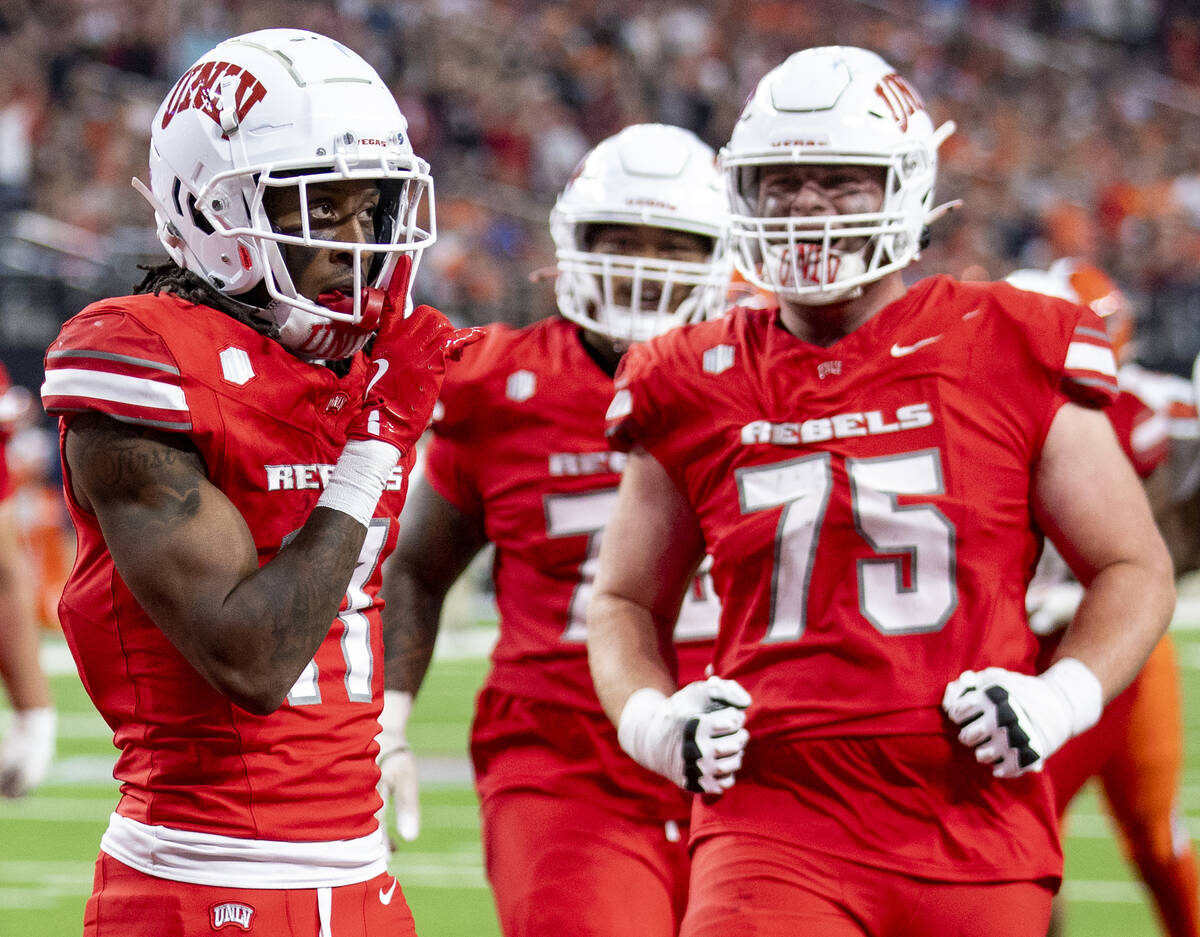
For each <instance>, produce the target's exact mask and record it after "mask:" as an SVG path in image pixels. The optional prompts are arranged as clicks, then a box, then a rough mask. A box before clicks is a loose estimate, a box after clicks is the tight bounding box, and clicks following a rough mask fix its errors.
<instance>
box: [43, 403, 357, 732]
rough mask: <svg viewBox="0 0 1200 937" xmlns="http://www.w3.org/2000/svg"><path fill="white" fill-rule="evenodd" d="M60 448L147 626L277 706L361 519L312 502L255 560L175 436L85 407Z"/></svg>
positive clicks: (353, 552) (213, 678) (332, 601)
mask: <svg viewBox="0 0 1200 937" xmlns="http://www.w3.org/2000/svg"><path fill="white" fill-rule="evenodd" d="M65 453H66V467H67V470H68V478H69V483H70V485H71V491H72V494H73V495H74V496H75V498H76V500H77V501H78V502H79V504H80V506H81V507H82V508H84V509H85V510H88V511H91V512H92V513H94V514H95V515H96V518H97V520H98V521H99V524H100V528H101V530H102V531H103V532H104V540H105V543H106V545H107V546H108V550H109V552H110V553H111V554H112V558H113V561H114V562H115V563H116V567H117V570H118V571H119V572H120V574H121V577H122V578H123V579H124V581H125V583H126V585H128V586H129V590H130V592H132V593H133V596H134V598H136V599H137V601H138V603H139V604H140V605H141V606H142V607H143V608H144V609H145V610H146V612H147V613H148V614H149V615H150V617H151V618H152V619H153V620H154V622H155V624H156V625H158V627H159V628H160V629H162V631H163V633H164V634H165V635H166V636H167V638H169V639H170V641H171V643H172V644H174V645H175V647H176V648H178V650H179V652H180V653H181V654H183V656H184V657H186V658H187V660H188V662H189V663H191V665H192V666H193V667H195V668H196V670H197V671H199V672H200V673H201V674H202V675H203V676H204V677H205V679H207V680H208V681H209V683H211V684H212V685H213V686H214V687H216V688H217V689H218V690H220V691H221V692H222V693H224V694H225V695H226V696H228V697H229V698H230V699H231V700H233V702H235V703H237V704H238V705H239V706H241V707H242V708H243V709H247V710H249V711H250V712H254V713H260V714H265V713H269V712H272V711H274V710H275V709H277V708H278V707H279V705H280V704H281V703H282V702H283V699H284V697H285V696H286V695H287V693H288V690H290V689H291V687H292V685H293V684H294V683H295V681H296V678H297V677H298V676H299V675H300V672H301V671H302V670H303V669H304V667H305V665H306V664H307V663H308V661H309V660H311V659H312V656H313V654H315V653H316V650H317V647H318V646H319V645H320V643H321V641H322V640H323V639H324V637H325V635H326V633H327V632H328V631H329V627H330V624H331V623H332V621H333V619H334V617H335V616H336V615H337V610H338V606H339V605H340V604H341V600H342V596H343V595H344V593H345V591H346V587H347V585H348V584H349V581H350V574H351V572H353V570H354V564H355V562H356V560H357V557H358V553H359V550H360V549H361V547H362V544H363V540H364V538H365V535H366V530H365V528H364V527H363V525H362V524H360V523H359V522H357V521H355V520H354V519H353V518H351V517H349V516H348V515H346V514H343V513H342V512H340V511H334V510H330V509H328V508H323V507H318V508H316V509H314V510H313V512H312V514H311V515H310V516H309V519H308V521H307V522H306V523H305V524H304V526H303V527H302V528H301V529H300V531H299V533H298V534H297V535H296V537H295V538H294V539H293V540H291V541H290V542H289V543H288V545H287V546H285V547H284V548H283V549H282V550H280V552H279V554H278V556H276V557H275V558H274V559H272V560H271V561H270V562H268V563H266V564H265V565H264V566H262V567H261V568H260V567H259V565H258V555H257V552H256V550H255V546H254V541H253V538H252V537H251V534H250V530H249V528H248V527H247V526H246V522H245V520H243V518H242V516H241V514H239V513H238V511H237V509H236V508H235V507H234V506H233V504H232V503H231V502H230V501H229V499H228V498H227V497H225V495H224V494H222V492H221V491H220V490H219V489H218V488H216V487H215V486H214V485H213V484H212V483H211V482H209V481H208V479H207V478H206V476H205V473H204V464H203V461H202V460H201V458H200V456H199V454H198V453H197V452H196V451H195V449H193V448H192V446H191V444H190V443H189V441H188V440H187V439H186V438H185V437H182V436H179V435H178V434H174V433H160V432H157V431H155V430H148V429H143V428H139V427H134V426H130V425H127V424H124V423H120V422H117V421H115V420H112V419H109V418H108V417H104V416H100V415H99V414H95V413H86V414H81V415H79V416H77V417H76V418H75V419H73V420H72V421H71V423H70V426H69V428H68V430H67V435H66V448H65ZM314 570H320V571H321V575H319V576H317V575H313V571H314Z"/></svg>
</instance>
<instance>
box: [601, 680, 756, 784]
mask: <svg viewBox="0 0 1200 937" xmlns="http://www.w3.org/2000/svg"><path fill="white" fill-rule="evenodd" d="M749 705H750V694H749V693H747V692H746V691H745V690H743V689H742V688H741V687H740V686H739V685H738V684H737V683H736V682H734V681H733V680H722V679H721V678H720V677H709V678H708V679H707V680H697V681H695V682H694V683H689V684H688V685H687V686H685V687H683V689H681V690H678V691H677V692H676V693H674V694H673V695H671V696H664V695H663V694H662V693H660V692H659V691H658V690H655V689H651V688H650V687H643V688H642V689H640V690H638V691H637V692H636V693H634V694H633V695H632V696H630V697H629V699H628V700H627V701H626V703H625V708H624V709H622V710H621V719H620V724H619V725H618V726H617V739H618V741H619V742H620V743H621V748H622V749H624V750H625V752H626V754H628V755H629V756H630V757H631V758H632V759H633V760H634V761H636V762H637V763H638V764H639V765H641V766H642V767H643V768H648V769H650V770H651V771H653V772H655V773H656V774H661V775H662V776H663V777H665V778H668V779H669V780H671V781H674V782H675V783H676V784H678V785H679V786H680V787H682V788H683V789H684V790H687V791H692V792H694V793H706V794H721V793H723V792H724V791H725V790H726V789H728V788H730V787H733V782H734V776H733V774H734V772H735V771H737V769H738V768H740V767H741V766H742V752H743V751H744V750H745V748H746V743H747V742H748V741H749V740H750V733H748V732H747V731H746V730H745V729H744V728H743V726H744V725H745V722H746V713H745V711H744V710H745V709H746V707H747V706H749Z"/></svg>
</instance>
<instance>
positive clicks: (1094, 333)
mask: <svg viewBox="0 0 1200 937" xmlns="http://www.w3.org/2000/svg"><path fill="white" fill-rule="evenodd" d="M1075 334H1076V335H1087V336H1089V337H1090V338H1102V339H1104V340H1105V341H1108V333H1107V332H1105V331H1104V330H1103V329H1089V328H1087V327H1086V326H1083V325H1079V326H1076V327H1075Z"/></svg>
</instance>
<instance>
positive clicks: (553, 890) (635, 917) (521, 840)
mask: <svg viewBox="0 0 1200 937" xmlns="http://www.w3.org/2000/svg"><path fill="white" fill-rule="evenodd" d="M481 813H482V817H483V853H484V861H485V863H486V866H487V875H488V880H489V881H490V882H491V885H492V894H493V895H494V896H495V899H496V911H497V915H498V916H499V918H500V929H501V931H502V932H503V933H504V935H505V937H563V935H566V934H569V935H571V937H614V935H635V934H636V935H637V937H675V934H677V933H678V931H679V922H680V919H681V918H682V916H683V909H684V905H685V904H686V902H687V878H688V857H687V832H688V831H687V830H686V829H681V830H679V837H678V841H677V842H672V841H671V840H669V839H668V837H667V834H666V830H665V828H664V826H663V824H661V823H658V822H650V821H643V820H636V819H632V818H630V817H626V816H623V815H620V814H617V813H613V812H612V811H609V810H604V809H601V808H600V807H597V806H596V805H594V804H590V803H587V802H585V801H579V800H573V799H568V798H564V797H552V796H547V795H545V794H538V793H534V792H526V791H512V792H507V793H501V794H496V795H493V796H491V797H488V798H486V799H485V800H484V802H483V806H482V810H481Z"/></svg>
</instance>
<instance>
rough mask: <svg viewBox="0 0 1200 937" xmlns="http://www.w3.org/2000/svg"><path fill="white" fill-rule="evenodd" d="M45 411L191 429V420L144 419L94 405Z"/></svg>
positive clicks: (183, 430) (171, 428)
mask: <svg viewBox="0 0 1200 937" xmlns="http://www.w3.org/2000/svg"><path fill="white" fill-rule="evenodd" d="M46 412H47V413H53V414H57V413H99V414H100V415H101V416H106V417H108V418H109V419H110V420H116V421H117V422H118V423H129V424H131V425H135V426H150V427H153V428H154V429H166V430H171V431H173V432H179V433H189V432H191V430H192V421H191V420H186V421H184V422H172V421H171V420H146V419H142V418H141V417H136V416H125V415H123V414H117V413H107V412H105V411H104V410H100V409H97V408H96V407H47V408H46Z"/></svg>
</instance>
